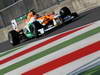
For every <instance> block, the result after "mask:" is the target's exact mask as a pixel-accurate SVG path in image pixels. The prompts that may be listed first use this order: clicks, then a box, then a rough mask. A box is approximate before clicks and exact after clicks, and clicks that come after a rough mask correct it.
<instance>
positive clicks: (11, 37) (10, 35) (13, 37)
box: [8, 30, 20, 46]
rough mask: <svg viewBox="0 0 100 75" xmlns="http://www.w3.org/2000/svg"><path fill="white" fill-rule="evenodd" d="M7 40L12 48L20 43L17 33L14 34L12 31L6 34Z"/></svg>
mask: <svg viewBox="0 0 100 75" xmlns="http://www.w3.org/2000/svg"><path fill="white" fill-rule="evenodd" d="M8 39H9V43H10V44H12V45H13V46H15V45H17V44H19V43H20V39H19V33H18V32H16V31H15V30H12V31H10V32H9V33H8Z"/></svg>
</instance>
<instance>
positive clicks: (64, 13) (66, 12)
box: [60, 7, 71, 16]
mask: <svg viewBox="0 0 100 75" xmlns="http://www.w3.org/2000/svg"><path fill="white" fill-rule="evenodd" d="M60 15H61V16H67V15H71V11H70V9H69V8H67V7H63V8H61V9H60Z"/></svg>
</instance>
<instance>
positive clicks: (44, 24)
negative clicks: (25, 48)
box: [8, 7, 78, 46]
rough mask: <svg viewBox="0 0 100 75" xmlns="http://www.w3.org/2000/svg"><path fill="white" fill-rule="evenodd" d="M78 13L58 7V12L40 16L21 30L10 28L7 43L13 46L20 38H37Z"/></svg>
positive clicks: (72, 18)
mask: <svg viewBox="0 0 100 75" xmlns="http://www.w3.org/2000/svg"><path fill="white" fill-rule="evenodd" d="M76 17H78V14H77V13H76V12H75V13H71V11H70V10H69V8H67V7H63V8H61V9H60V11H59V14H49V15H46V16H41V17H39V18H37V20H35V21H33V22H32V23H29V24H28V25H25V27H24V28H23V29H21V30H17V29H16V30H11V31H9V32H8V39H9V43H10V44H12V45H13V46H15V45H17V44H20V43H21V41H22V40H27V39H31V38H38V37H39V36H40V35H43V34H44V33H45V32H47V31H49V30H51V29H53V28H55V27H57V26H59V25H62V24H63V23H65V22H68V21H71V20H74V19H75V18H76Z"/></svg>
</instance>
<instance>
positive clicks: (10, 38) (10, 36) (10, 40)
mask: <svg viewBox="0 0 100 75" xmlns="http://www.w3.org/2000/svg"><path fill="white" fill-rule="evenodd" d="M8 37H9V42H10V43H11V44H13V39H12V35H11V34H9V35H8Z"/></svg>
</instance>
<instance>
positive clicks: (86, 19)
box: [0, 7, 100, 52]
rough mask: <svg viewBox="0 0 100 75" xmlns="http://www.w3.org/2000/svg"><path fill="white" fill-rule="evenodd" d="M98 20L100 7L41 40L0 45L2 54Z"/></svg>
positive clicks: (50, 32)
mask: <svg viewBox="0 0 100 75" xmlns="http://www.w3.org/2000/svg"><path fill="white" fill-rule="evenodd" d="M97 20H100V7H97V8H94V9H91V10H89V11H86V12H83V13H80V14H79V17H78V18H77V19H76V20H75V21H73V22H71V23H67V24H64V25H62V26H61V27H57V28H55V29H53V30H51V31H49V32H48V33H46V34H44V35H42V36H41V37H39V38H35V39H31V40H28V41H25V42H23V43H21V44H19V45H17V46H12V45H10V44H9V42H8V41H6V42H3V43H0V52H4V51H7V50H10V49H13V48H16V47H19V46H21V45H25V44H28V43H30V42H34V41H38V40H40V39H44V38H47V37H50V36H54V35H56V34H59V33H62V32H65V31H68V30H71V29H74V28H76V27H80V26H83V25H85V24H88V23H91V22H95V21H97Z"/></svg>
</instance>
